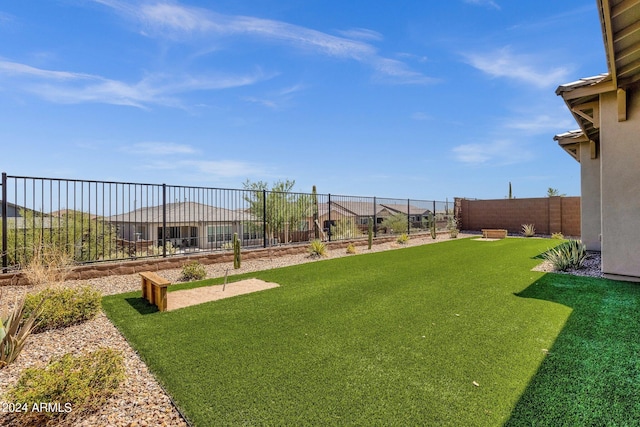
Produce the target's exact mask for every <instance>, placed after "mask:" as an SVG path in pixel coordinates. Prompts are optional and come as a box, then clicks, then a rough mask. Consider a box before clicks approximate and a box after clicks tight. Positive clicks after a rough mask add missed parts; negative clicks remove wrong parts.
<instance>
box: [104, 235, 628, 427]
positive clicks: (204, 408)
mask: <svg viewBox="0 0 640 427" xmlns="http://www.w3.org/2000/svg"><path fill="white" fill-rule="evenodd" d="M553 242H554V241H550V240H542V239H505V240H500V241H496V242H479V241H474V240H470V239H464V240H456V241H448V242H444V243H438V244H435V245H425V246H420V247H412V248H406V249H399V250H395V251H390V252H381V253H374V254H364V255H357V256H351V257H346V258H339V259H334V260H324V261H318V262H313V263H309V264H303V265H298V266H292V267H287V268H281V269H275V270H270V271H264V272H257V273H251V274H247V275H243V276H234V277H230V280H236V279H237V280H240V279H242V278H246V277H257V278H260V279H263V280H266V281H273V282H277V283H279V284H280V285H281V286H280V287H279V288H275V289H270V290H266V291H262V292H257V293H253V294H247V295H242V296H238V297H234V298H229V299H224V300H219V301H215V302H210V303H205V304H201V305H198V306H192V307H188V308H184V309H180V310H176V311H172V312H165V313H159V312H157V311H156V310H155V308H154V307H151V306H149V305H148V304H147V303H146V302H145V301H143V300H142V299H141V297H140V293H130V294H122V295H115V296H109V297H105V298H104V299H103V307H104V309H105V311H106V313H107V315H108V316H109V318H110V319H111V320H112V321H113V322H114V323H115V324H116V325H117V327H118V328H119V329H120V330H121V331H122V332H123V333H124V335H125V336H126V337H127V339H128V340H129V342H130V343H131V344H132V346H133V347H134V348H135V349H136V350H137V351H138V352H139V353H140V354H141V356H142V358H143V359H144V361H145V362H146V363H147V364H148V366H149V367H150V369H151V370H152V371H153V372H154V373H155V375H156V376H157V378H158V379H159V380H160V381H161V383H162V384H163V385H164V386H165V387H166V389H167V390H168V391H169V393H170V394H171V396H172V397H173V399H174V400H175V401H176V403H177V405H178V406H179V408H180V410H181V411H182V412H183V413H184V414H185V415H186V416H187V418H188V419H189V420H190V421H191V422H192V423H193V424H194V425H196V426H214V425H215V426H223V425H296V426H298V425H363V426H371V425H398V426H405V425H438V426H446V425H449V426H471V425H473V426H500V425H504V424H505V423H506V424H508V425H513V426H520V425H532V426H533V425H536V426H542V425H544V426H562V425H567V426H569V425H630V424H628V423H629V420H634V419H636V420H637V419H640V406H639V404H638V399H637V396H638V395H640V386H639V385H638V384H639V383H640V352H639V351H638V350H639V345H638V339H637V334H638V332H637V331H638V327H639V326H640V322H639V320H638V319H639V318H640V314H639V313H640V311H639V310H638V309H639V308H640V286H638V285H631V284H624V283H621V282H614V281H608V280H602V279H583V278H575V277H569V276H565V275H558V274H546V275H545V274H544V273H538V272H532V271H530V269H531V268H532V267H533V266H534V265H536V264H537V263H539V262H540V259H536V256H538V255H539V254H540V253H541V252H543V251H544V250H546V249H547V248H548V247H549V246H552V245H553V244H554V243H553ZM555 243H557V242H555ZM213 283H221V280H219V279H218V280H209V281H205V282H201V283H198V284H188V285H177V286H174V287H172V288H173V289H184V288H187V287H194V286H202V285H203V284H213ZM230 286H232V285H230ZM547 353H548V354H547Z"/></svg>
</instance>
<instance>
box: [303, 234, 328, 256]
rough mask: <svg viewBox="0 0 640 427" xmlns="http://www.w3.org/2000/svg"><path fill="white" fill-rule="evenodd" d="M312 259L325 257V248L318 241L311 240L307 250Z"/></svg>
mask: <svg viewBox="0 0 640 427" xmlns="http://www.w3.org/2000/svg"><path fill="white" fill-rule="evenodd" d="M307 250H308V252H309V254H311V256H312V257H316V258H317V257H324V256H327V246H326V245H325V244H324V243H322V241H320V240H317V239H316V240H312V241H311V243H310V244H309V248H308V249H307Z"/></svg>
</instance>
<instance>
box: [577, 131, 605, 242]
mask: <svg viewBox="0 0 640 427" xmlns="http://www.w3.org/2000/svg"><path fill="white" fill-rule="evenodd" d="M578 155H579V156H580V192H581V194H582V196H581V197H580V211H581V212H582V221H581V224H580V236H581V239H582V243H584V244H585V245H586V246H587V249H588V250H590V251H599V250H601V243H600V236H601V234H602V229H601V215H600V157H597V158H595V159H592V158H591V147H590V143H589V142H588V141H587V142H582V143H581V144H580V148H579V153H578Z"/></svg>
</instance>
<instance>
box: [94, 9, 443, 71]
mask: <svg viewBox="0 0 640 427" xmlns="http://www.w3.org/2000/svg"><path fill="white" fill-rule="evenodd" d="M94 1H96V2H98V3H101V4H104V5H106V6H109V7H111V8H113V9H115V10H117V11H118V12H120V13H122V14H124V15H125V16H127V17H129V18H130V19H133V20H134V21H136V22H138V24H139V25H141V26H142V27H143V29H142V32H143V34H146V35H150V36H154V37H162V38H167V37H169V38H173V39H190V38H204V39H205V40H207V41H209V42H212V41H217V40H218V39H219V38H220V37H232V36H239V37H249V38H252V39H255V40H257V41H259V42H265V41H268V42H271V43H276V44H285V45H289V46H292V47H294V48H296V49H300V50H302V51H306V52H310V53H315V54H320V55H325V56H330V57H335V58H343V59H351V60H355V61H358V62H362V63H365V64H368V65H369V66H371V67H372V68H373V69H374V70H375V71H376V72H377V73H378V74H382V75H384V76H386V77H388V78H389V79H388V80H387V81H389V82H392V83H403V84H426V83H432V82H433V81H434V80H433V79H430V78H428V77H426V76H424V75H423V74H421V73H419V72H417V71H412V70H410V69H409V68H408V67H407V65H406V64H404V63H401V62H400V61H396V60H392V59H388V58H385V57H383V56H381V55H379V54H378V52H377V49H376V48H375V47H374V46H373V45H371V44H370V43H366V42H364V41H362V40H363V39H364V40H379V39H381V37H382V35H380V34H379V33H376V32H375V31H371V30H366V29H354V30H350V32H346V33H345V32H343V34H349V36H348V37H338V36H334V35H331V34H327V33H324V32H321V31H317V30H314V29H311V28H306V27H302V26H298V25H294V24H289V23H287V22H282V21H275V20H270V19H262V18H257V17H252V16H239V15H238V16H232V15H223V14H219V13H215V12H213V11H210V10H208V9H204V8H198V7H191V6H184V5H180V4H178V3H168V2H158V3H153V4H150V3H146V4H142V5H140V6H138V7H136V6H135V5H132V4H128V3H124V2H121V1H117V0H94Z"/></svg>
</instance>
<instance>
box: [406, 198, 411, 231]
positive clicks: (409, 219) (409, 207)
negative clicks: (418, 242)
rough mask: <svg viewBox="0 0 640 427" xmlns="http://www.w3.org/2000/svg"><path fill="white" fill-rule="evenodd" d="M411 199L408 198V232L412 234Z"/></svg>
mask: <svg viewBox="0 0 640 427" xmlns="http://www.w3.org/2000/svg"><path fill="white" fill-rule="evenodd" d="M410 213H411V199H407V234H411V217H410V216H409V214H410Z"/></svg>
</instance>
